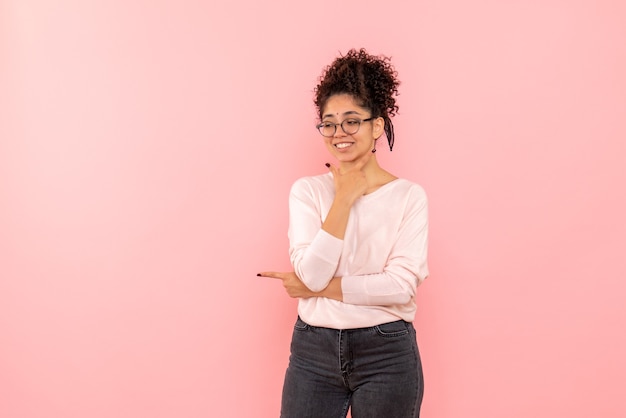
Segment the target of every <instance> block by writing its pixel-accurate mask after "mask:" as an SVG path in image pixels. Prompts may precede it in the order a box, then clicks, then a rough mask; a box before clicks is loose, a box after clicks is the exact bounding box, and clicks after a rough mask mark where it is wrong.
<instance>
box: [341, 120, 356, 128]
mask: <svg viewBox="0 0 626 418" xmlns="http://www.w3.org/2000/svg"><path fill="white" fill-rule="evenodd" d="M343 123H345V124H346V126H350V127H355V126H359V123H360V121H359V120H358V119H346V120H345V121H343Z"/></svg>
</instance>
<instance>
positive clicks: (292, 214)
mask: <svg viewBox="0 0 626 418" xmlns="http://www.w3.org/2000/svg"><path fill="white" fill-rule="evenodd" d="M322 190H323V189H322ZM327 197H328V196H327ZM331 202H332V200H331ZM324 206H326V205H325V202H324V200H323V199H320V197H319V192H318V193H317V194H316V193H315V191H314V190H313V188H312V187H311V185H310V183H308V182H306V181H305V180H303V179H301V180H299V181H297V182H296V183H294V185H293V186H292V188H291V193H290V195H289V242H290V246H289V258H290V259H291V264H292V265H293V268H294V270H295V272H296V274H297V275H298V277H299V278H300V280H302V282H303V283H304V284H305V285H306V286H307V287H308V288H309V289H311V290H312V291H314V292H318V291H320V290H322V289H324V288H325V287H326V286H328V282H329V281H330V280H331V279H332V278H333V276H334V275H335V272H336V271H337V266H338V264H339V258H340V257H341V252H342V249H343V240H340V239H339V238H336V237H334V236H332V235H330V234H329V233H327V232H326V231H324V230H323V229H322V222H323V217H324V216H325V214H326V213H328V208H326V207H324Z"/></svg>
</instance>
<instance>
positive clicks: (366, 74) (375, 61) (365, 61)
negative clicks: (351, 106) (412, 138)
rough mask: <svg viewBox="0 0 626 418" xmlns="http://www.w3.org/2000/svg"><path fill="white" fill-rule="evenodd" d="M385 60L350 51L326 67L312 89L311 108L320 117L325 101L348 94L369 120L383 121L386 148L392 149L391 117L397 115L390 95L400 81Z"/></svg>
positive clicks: (393, 100) (385, 58)
mask: <svg viewBox="0 0 626 418" xmlns="http://www.w3.org/2000/svg"><path fill="white" fill-rule="evenodd" d="M397 76H398V73H397V71H396V70H395V69H394V68H393V66H392V65H391V62H390V58H389V57H385V56H382V55H381V56H375V55H370V54H369V53H368V52H367V51H366V50H365V49H363V48H361V49H360V50H358V51H357V50H356V49H351V50H349V51H348V52H347V53H346V55H342V56H339V57H338V58H337V59H335V61H333V63H332V64H330V65H329V66H327V67H326V68H325V69H324V71H323V73H322V75H321V77H320V79H319V84H318V85H317V86H316V87H315V90H314V92H315V99H314V102H315V106H316V107H317V110H318V113H319V117H320V119H321V118H322V113H323V112H324V107H325V106H326V102H327V101H328V99H329V98H330V97H331V96H333V95H335V94H349V95H350V96H352V97H353V98H354V99H355V100H356V102H357V103H358V104H359V106H361V107H364V108H366V109H368V110H370V111H371V113H372V117H375V118H377V117H382V118H383V120H384V121H385V135H386V136H387V141H389V149H390V150H392V149H393V143H394V133H393V124H392V123H391V117H392V116H395V115H396V112H398V105H397V104H396V99H395V98H394V96H397V95H398V86H399V85H400V81H399V80H398V78H397Z"/></svg>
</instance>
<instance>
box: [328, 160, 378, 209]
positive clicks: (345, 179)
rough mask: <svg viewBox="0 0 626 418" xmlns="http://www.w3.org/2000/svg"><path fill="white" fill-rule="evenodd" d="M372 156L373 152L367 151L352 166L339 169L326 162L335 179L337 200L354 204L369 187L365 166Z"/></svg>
mask: <svg viewBox="0 0 626 418" xmlns="http://www.w3.org/2000/svg"><path fill="white" fill-rule="evenodd" d="M370 158H372V153H369V152H368V153H367V154H366V155H364V156H363V158H361V159H359V160H358V161H356V162H355V163H354V164H353V165H352V166H351V167H349V168H347V169H346V168H344V169H339V168H337V167H335V166H333V165H332V164H326V165H327V166H328V168H329V170H330V172H331V173H332V175H333V179H334V181H335V200H340V201H341V202H344V203H347V204H348V205H349V206H352V205H353V204H354V202H356V201H357V200H358V199H359V198H360V197H361V196H363V195H364V194H365V192H366V191H367V189H368V183H367V178H366V177H365V172H364V171H363V168H364V167H365V165H366V164H367V163H368V161H369V160H370Z"/></svg>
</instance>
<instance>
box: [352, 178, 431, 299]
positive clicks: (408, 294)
mask: <svg viewBox="0 0 626 418" xmlns="http://www.w3.org/2000/svg"><path fill="white" fill-rule="evenodd" d="M427 252H428V207H427V199H426V195H425V193H424V192H423V190H422V189H421V188H414V189H412V190H411V193H410V195H409V200H408V202H407V205H406V209H405V211H404V216H403V219H402V222H401V223H400V226H399V232H398V236H397V238H396V240H395V242H394V244H393V247H392V249H391V253H390V254H389V257H388V259H387V262H386V264H385V267H384V268H383V271H382V272H380V273H374V274H364V275H354V276H344V277H343V278H342V284H341V287H342V295H343V302H345V303H348V304H352V305H378V306H388V305H402V304H406V303H408V302H409V301H410V300H411V299H412V298H413V297H415V294H416V291H417V287H418V286H419V284H420V283H421V282H422V281H423V280H424V279H425V278H426V277H427V276H428V274H429V273H428V265H427Z"/></svg>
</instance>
